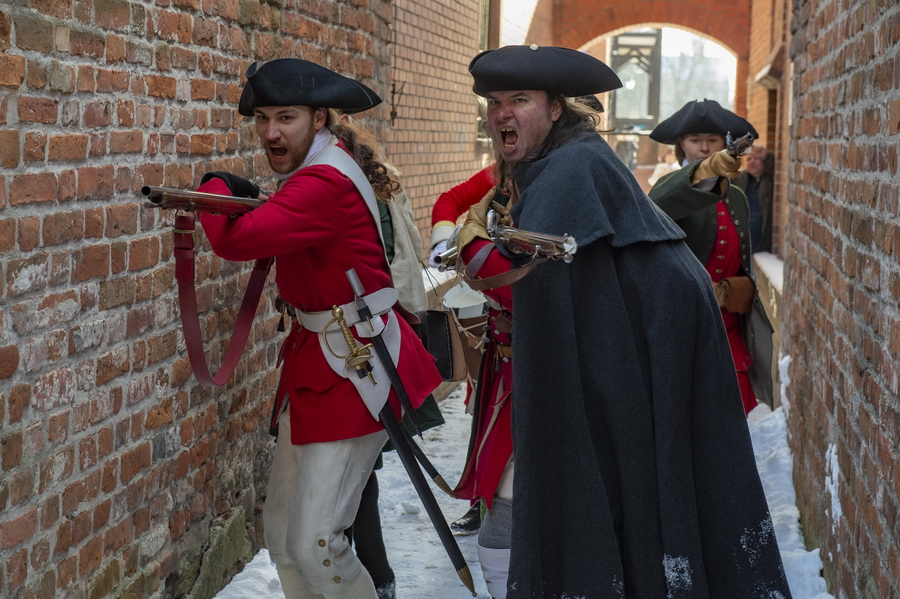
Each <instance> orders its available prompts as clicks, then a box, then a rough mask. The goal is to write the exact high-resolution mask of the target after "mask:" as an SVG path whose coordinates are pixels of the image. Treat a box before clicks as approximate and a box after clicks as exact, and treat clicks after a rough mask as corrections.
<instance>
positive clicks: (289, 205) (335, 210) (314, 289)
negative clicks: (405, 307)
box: [199, 165, 441, 445]
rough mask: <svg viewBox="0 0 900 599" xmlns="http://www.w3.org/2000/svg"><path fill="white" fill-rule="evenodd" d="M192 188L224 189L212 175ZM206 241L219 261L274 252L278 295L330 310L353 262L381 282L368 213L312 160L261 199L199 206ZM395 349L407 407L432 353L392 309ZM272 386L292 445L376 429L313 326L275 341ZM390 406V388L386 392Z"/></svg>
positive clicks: (422, 393) (431, 373) (368, 282)
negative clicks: (280, 396) (247, 208)
mask: <svg viewBox="0 0 900 599" xmlns="http://www.w3.org/2000/svg"><path fill="white" fill-rule="evenodd" d="M199 190H200V191H205V192H209V193H221V194H229V190H228V187H227V186H226V185H225V183H224V182H223V181H222V180H221V179H217V178H216V179H211V180H210V181H208V182H207V183H206V184H204V185H203V186H201V188H200V189H199ZM201 220H202V224H203V228H204V230H205V231H206V234H207V237H208V238H209V240H210V243H211V244H212V247H213V250H214V251H215V252H216V254H218V255H219V256H221V257H222V258H225V259H227V260H242V261H243V260H255V259H258V258H265V257H269V256H274V257H275V282H276V284H277V285H278V290H279V292H280V293H281V295H282V297H283V298H284V299H285V300H286V301H287V302H288V303H290V304H291V305H292V306H294V307H296V308H299V309H301V310H303V311H307V312H318V311H324V310H331V308H332V306H334V305H339V304H344V303H347V302H350V301H352V300H353V291H352V290H351V288H350V283H349V282H348V281H347V277H346V275H345V272H346V271H347V270H349V269H350V268H354V269H356V273H357V274H358V275H359V279H360V281H361V282H362V285H363V287H364V288H365V290H366V292H367V293H371V292H374V291H376V290H378V289H381V288H383V287H388V286H390V285H391V277H390V270H389V266H388V263H387V258H386V257H385V255H384V249H383V248H382V245H381V241H380V239H379V237H378V231H377V229H376V226H375V221H374V219H373V217H372V215H371V213H370V212H369V210H368V209H367V208H366V205H365V202H364V201H363V199H362V196H361V195H360V194H359V192H358V191H357V190H356V188H355V187H354V185H353V183H352V182H351V181H350V180H349V179H348V178H347V177H345V176H344V175H343V174H341V173H340V171H338V170H337V169H336V168H334V167H332V166H328V165H315V166H310V167H307V168H304V169H302V170H300V171H299V172H297V173H295V174H294V175H293V176H292V177H291V178H290V179H288V180H287V181H286V182H285V183H284V185H283V186H282V187H281V189H280V190H279V191H278V192H277V193H275V194H273V195H272V196H271V197H270V199H269V201H267V202H266V203H265V204H264V205H263V206H261V207H259V208H257V209H256V210H253V211H252V212H249V213H247V214H245V215H243V216H239V217H236V218H231V217H229V216H220V215H211V214H204V215H203V216H202V219H201ZM398 320H399V321H400V331H401V351H400V358H399V361H398V365H397V369H398V371H399V374H400V378H401V379H402V380H403V382H404V385H405V386H406V390H407V393H408V394H409V397H410V400H411V401H412V404H413V406H414V407H418V406H419V405H421V403H422V401H423V400H424V399H425V397H427V396H428V394H429V393H431V391H432V390H434V389H435V388H436V387H437V386H438V385H439V384H440V383H441V376H440V374H439V373H438V371H437V368H436V367H435V365H434V359H433V358H432V357H431V355H430V354H428V352H427V351H426V350H425V348H424V347H423V346H422V344H421V342H420V341H419V339H418V338H417V337H416V335H415V333H414V332H413V331H412V329H411V328H410V327H409V325H408V324H407V323H406V322H405V321H404V320H403V319H402V318H399V317H398ZM282 352H283V360H284V362H283V368H282V372H281V383H280V385H279V388H284V389H286V390H287V393H288V395H289V410H290V418H291V441H292V442H293V443H294V444H295V445H300V444H304V443H315V442H325V441H336V440H340V439H350V438H354V437H360V436H363V435H367V434H370V433H374V432H377V431H379V430H382V429H383V426H382V424H381V423H380V422H378V421H376V420H375V419H374V418H373V417H372V415H371V414H370V413H369V411H368V409H367V408H366V406H365V404H363V401H362V399H361V398H360V396H359V393H358V392H357V391H356V388H355V387H354V386H353V384H352V383H351V382H350V381H348V380H347V379H344V378H342V377H340V376H339V375H338V374H337V373H335V372H334V371H333V370H332V369H331V367H330V366H329V365H328V364H327V362H326V361H325V357H324V355H323V354H322V349H321V348H320V346H319V340H318V335H317V334H316V333H313V332H310V331H307V330H305V329H303V328H301V327H299V326H296V325H295V326H294V327H293V328H292V329H291V331H290V333H289V334H288V337H287V339H285V341H284V345H283V346H282ZM388 401H389V403H390V405H391V407H392V408H393V410H394V413H395V414H397V415H399V414H400V405H399V400H398V398H397V395H396V393H395V392H394V391H391V394H390V397H389V399H388Z"/></svg>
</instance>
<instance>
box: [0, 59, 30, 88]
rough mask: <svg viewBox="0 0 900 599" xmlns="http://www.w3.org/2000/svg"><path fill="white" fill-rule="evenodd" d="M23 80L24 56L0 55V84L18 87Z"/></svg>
mask: <svg viewBox="0 0 900 599" xmlns="http://www.w3.org/2000/svg"><path fill="white" fill-rule="evenodd" d="M24 81H25V57H24V56H16V55H0V86H3V87H19V86H20V85H22V83H23V82H24Z"/></svg>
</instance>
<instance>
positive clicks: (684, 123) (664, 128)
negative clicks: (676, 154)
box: [650, 99, 759, 144]
mask: <svg viewBox="0 0 900 599" xmlns="http://www.w3.org/2000/svg"><path fill="white" fill-rule="evenodd" d="M691 133H718V134H719V135H721V136H723V137H724V136H725V135H726V134H728V133H731V137H733V138H735V139H737V138H738V137H743V136H745V135H747V134H748V133H752V134H753V138H754V139H759V134H758V133H757V132H756V129H754V128H753V125H751V124H750V123H749V122H747V120H746V119H744V118H742V117H739V116H738V115H736V114H734V113H733V112H731V111H730V110H726V109H725V108H722V106H721V105H720V104H719V103H718V102H716V101H715V100H706V99H703V100H691V101H690V102H688V103H687V104H685V105H684V106H682V107H681V108H680V109H679V110H678V112H676V113H675V114H673V115H672V116H670V117H669V118H667V119H666V120H664V121H663V122H661V123H660V124H658V125H657V126H656V128H654V129H653V131H652V132H651V133H650V139H652V140H653V141H658V142H659V143H661V144H674V143H675V141H676V140H677V139H678V138H679V137H682V136H684V135H689V134H691Z"/></svg>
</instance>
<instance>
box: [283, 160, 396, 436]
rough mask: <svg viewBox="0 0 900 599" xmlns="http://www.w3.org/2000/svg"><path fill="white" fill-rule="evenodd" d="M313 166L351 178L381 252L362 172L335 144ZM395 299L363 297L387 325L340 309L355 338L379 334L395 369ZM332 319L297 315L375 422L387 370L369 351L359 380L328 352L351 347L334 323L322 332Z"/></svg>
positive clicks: (352, 308)
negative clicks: (366, 373)
mask: <svg viewBox="0 0 900 599" xmlns="http://www.w3.org/2000/svg"><path fill="white" fill-rule="evenodd" d="M316 164H325V165H328V166H331V167H334V168H336V169H337V170H338V171H340V172H341V174H343V175H344V176H345V177H347V178H348V179H350V181H351V182H352V183H353V185H354V187H356V189H357V191H359V193H360V195H361V196H362V197H363V200H364V201H365V204H366V208H368V210H369V213H370V214H371V215H372V220H374V221H375V227H376V229H377V230H378V238H379V240H380V241H381V248H382V250H384V235H383V233H382V232H381V216H380V214H379V213H378V203H377V202H378V199H377V198H376V197H375V192H374V191H373V190H372V186H371V185H370V184H369V180H368V179H366V175H365V173H363V172H362V169H361V168H359V165H358V164H356V161H354V160H353V158H351V157H350V155H349V154H347V152H345V151H344V150H342V149H341V148H340V147H338V146H337V145H331V144H329V145H327V146H325V147H324V148H322V150H321V151H319V153H318V155H316V157H315V158H314V159H313V161H312V162H311V163H310V166H312V165H316ZM385 262H386V263H387V256H385ZM398 297H399V292H398V291H397V290H396V289H393V288H392V287H385V288H384V289H379V290H378V291H375V292H373V293H370V294H368V295H366V296H365V297H364V299H365V300H366V305H367V306H368V307H369V310H370V311H371V312H372V314H373V316H379V315H383V314H387V316H388V319H387V322H386V323H385V322H384V321H383V320H382V319H381V318H373V319H372V327H370V326H369V324H368V322H366V321H360V318H359V314H358V313H357V311H356V305H355V304H354V303H353V302H349V303H347V304H344V305H343V306H341V308H343V310H344V319H345V320H346V321H347V324H348V325H351V326H355V328H356V333H357V335H359V336H360V337H362V338H363V339H365V338H368V337H374V336H375V335H379V334H380V335H381V338H382V339H384V343H385V345H386V346H387V349H388V353H389V354H390V356H391V360H392V361H393V362H394V365H395V366H396V364H397V361H398V360H399V359H400V323H399V322H398V320H397V316H396V314H395V313H394V311H393V310H392V309H391V307H392V306H393V305H394V303H396V301H397V298H398ZM298 312H299V311H298ZM331 319H332V314H331V311H324V312H300V315H299V320H300V322H301V324H302V325H303V327H304V328H306V329H309V330H311V331H315V332H316V333H318V334H319V346H320V347H321V348H322V353H323V354H324V356H325V360H326V361H327V362H328V365H329V366H331V369H332V370H334V372H335V373H337V374H338V375H339V376H341V377H343V378H345V379H347V380H349V381H350V382H352V383H353V386H354V387H356V390H357V391H358V392H359V395H360V397H362V400H363V403H365V404H366V407H367V408H368V410H369V412H370V413H371V414H372V417H373V418H375V420H378V419H379V418H378V414H379V413H380V412H381V409H382V408H383V407H384V404H385V403H386V402H387V399H388V395H389V394H390V392H391V383H390V379H389V378H388V375H387V371H386V370H385V368H384V365H382V363H381V360H380V359H379V358H378V356H377V355H376V354H375V352H374V351H373V352H372V354H373V355H372V358H371V360H369V364H371V366H372V377H371V378H370V377H368V376H366V377H363V378H359V376H358V375H357V371H356V369H354V368H351V367H349V366H347V364H346V362H345V361H344V359H343V358H339V357H337V356H335V355H334V354H332V353H331V351H329V349H328V347H329V346H330V347H331V349H332V350H334V352H335V353H337V354H339V355H346V354H348V353H349V352H350V348H349V347H347V343H346V341H344V336H343V335H342V334H341V329H340V327H339V326H338V325H337V323H335V324H333V325H332V326H330V327H329V328H328V330H327V331H324V329H325V325H326V324H328V321H330V320H331ZM323 331H324V332H323ZM326 335H327V337H328V345H326V343H325V336H326ZM373 379H374V382H373Z"/></svg>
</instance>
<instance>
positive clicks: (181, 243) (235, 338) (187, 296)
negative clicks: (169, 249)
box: [174, 214, 272, 387]
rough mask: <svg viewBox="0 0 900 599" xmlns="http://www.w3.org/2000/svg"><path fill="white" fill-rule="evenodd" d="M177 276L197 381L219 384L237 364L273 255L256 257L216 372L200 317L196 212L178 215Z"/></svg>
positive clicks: (176, 233)
mask: <svg viewBox="0 0 900 599" xmlns="http://www.w3.org/2000/svg"><path fill="white" fill-rule="evenodd" d="M174 247H175V278H176V280H177V281H178V306H179V308H180V309H181V326H182V327H183V328H184V341H185V344H186V345H187V351H188V358H189V359H190V361H191V368H192V369H193V371H194V376H195V377H197V381H198V382H199V383H200V384H201V385H203V386H204V387H216V386H219V385H222V384H224V383H225V382H226V381H228V378H229V377H230V376H231V373H232V372H233V371H234V368H235V366H237V363H238V360H240V358H241V354H242V353H243V352H244V346H245V345H246V343H247V337H249V335H250V328H251V325H252V324H253V317H254V316H255V315H256V307H257V306H258V305H259V298H260V296H261V295H262V290H263V287H264V286H265V283H266V277H267V276H268V274H269V268H270V267H271V266H272V258H261V259H259V260H257V261H256V264H255V265H254V267H253V273H252V274H251V275H250V282H249V283H248V284H247V290H246V291H245V292H244V300H243V302H242V303H241V309H240V311H239V312H238V316H237V319H236V320H235V323H234V331H233V332H232V334H231V340H230V341H229V342H228V350H227V351H226V352H225V358H224V359H223V360H222V366H221V367H220V368H219V370H218V372H216V374H215V375H210V373H209V367H208V366H207V364H206V354H205V353H204V352H203V332H202V331H201V329H200V318H199V316H198V314H197V290H196V289H195V288H194V216H193V215H190V214H183V215H179V216H176V217H175V239H174Z"/></svg>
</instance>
